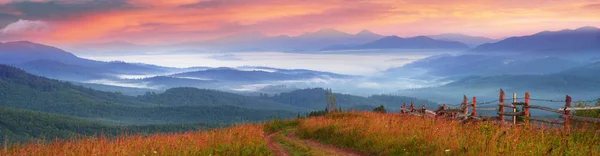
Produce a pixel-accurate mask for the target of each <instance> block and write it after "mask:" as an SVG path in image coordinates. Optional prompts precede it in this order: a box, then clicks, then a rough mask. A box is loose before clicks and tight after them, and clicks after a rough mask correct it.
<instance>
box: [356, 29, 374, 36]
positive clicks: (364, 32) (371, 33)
mask: <svg viewBox="0 0 600 156" xmlns="http://www.w3.org/2000/svg"><path fill="white" fill-rule="evenodd" d="M356 35H375V33H373V32H371V31H369V30H367V29H364V30H361V31H360V32H358V33H356Z"/></svg>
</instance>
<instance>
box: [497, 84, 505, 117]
mask: <svg viewBox="0 0 600 156" xmlns="http://www.w3.org/2000/svg"><path fill="white" fill-rule="evenodd" d="M499 100H500V104H504V90H502V89H500V99H499ZM498 112H500V113H504V106H502V105H499V106H498ZM498 118H500V122H501V123H504V115H502V114H498Z"/></svg>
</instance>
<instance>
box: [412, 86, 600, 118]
mask: <svg viewBox="0 0 600 156" xmlns="http://www.w3.org/2000/svg"><path fill="white" fill-rule="evenodd" d="M518 99H523V101H522V102H517V100H518ZM507 100H511V99H506V98H505V94H504V91H503V90H502V89H500V97H499V99H498V100H494V101H489V102H483V103H479V104H480V105H486V106H488V104H493V105H497V107H489V106H488V107H477V105H478V103H477V97H473V100H472V102H471V103H469V99H468V98H467V96H464V97H463V102H462V103H461V104H459V105H454V106H456V107H458V108H452V109H448V108H447V105H446V104H443V105H442V106H441V107H440V108H439V109H437V110H427V109H425V105H423V107H421V108H415V107H414V104H413V103H412V102H411V103H410V106H409V107H408V108H407V107H406V103H404V105H402V107H401V109H400V110H401V113H407V114H420V115H423V114H425V115H432V116H434V117H440V116H441V117H444V118H448V119H459V120H463V121H467V120H469V119H472V120H478V121H482V120H499V121H500V122H501V123H507V121H510V122H511V123H513V124H517V117H524V118H525V120H526V121H527V122H528V121H536V122H543V123H549V124H558V125H564V126H569V125H570V123H571V120H577V121H584V122H596V123H600V118H590V117H581V116H575V115H572V114H571V111H578V110H600V106H579V107H574V106H571V102H572V98H571V97H570V96H569V95H567V96H566V98H565V100H544V99H531V98H530V93H529V92H526V93H525V97H524V98H517V94H513V98H512V102H505V101H507ZM532 100H533V101H545V102H564V103H565V106H564V107H561V108H558V109H555V108H550V107H546V106H540V105H531V103H530V101H532ZM588 101H590V102H591V101H594V100H588ZM596 101H597V100H596ZM469 108H471V110H472V112H471V113H469ZM507 108H509V109H510V108H512V110H513V111H511V112H507V111H506V109H507ZM517 108H521V109H522V110H523V111H520V112H518V111H517ZM531 109H537V110H542V111H548V112H553V113H557V114H560V116H559V117H560V118H562V119H563V121H558V120H548V119H540V118H532V117H531V112H530V110H531ZM477 111H497V112H496V114H497V115H498V116H497V117H496V116H478V115H477ZM506 116H508V117H511V118H512V119H511V120H508V119H506Z"/></svg>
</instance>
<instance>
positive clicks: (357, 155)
mask: <svg viewBox="0 0 600 156" xmlns="http://www.w3.org/2000/svg"><path fill="white" fill-rule="evenodd" d="M287 137H288V138H290V139H300V138H297V137H296V132H295V131H293V132H291V133H289V134H288V135H287ZM301 140H303V141H304V142H305V143H307V144H308V145H309V146H312V147H315V148H316V149H324V150H328V151H330V152H331V153H335V154H336V155H344V156H362V155H366V154H363V153H361V152H358V151H356V150H354V149H349V148H341V147H337V146H333V145H327V144H322V143H320V142H318V141H315V140H311V139H301Z"/></svg>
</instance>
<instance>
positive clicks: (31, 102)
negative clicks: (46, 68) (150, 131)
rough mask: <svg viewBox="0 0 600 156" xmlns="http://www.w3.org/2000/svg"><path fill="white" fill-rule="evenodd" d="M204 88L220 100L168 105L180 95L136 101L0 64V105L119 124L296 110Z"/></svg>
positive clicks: (257, 117)
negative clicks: (273, 106) (236, 100)
mask: <svg viewBox="0 0 600 156" xmlns="http://www.w3.org/2000/svg"><path fill="white" fill-rule="evenodd" d="M206 92H214V93H212V94H210V95H211V96H210V97H209V98H210V99H219V100H216V101H215V102H212V103H206V101H198V102H196V103H195V105H186V104H177V105H175V104H172V103H174V102H182V101H172V99H176V98H177V97H176V96H179V95H174V94H168V93H167V94H165V95H164V96H160V95H155V96H156V97H153V96H151V95H148V96H142V97H140V98H139V99H145V100H139V99H138V97H132V96H125V95H122V94H119V93H110V92H102V91H96V90H93V89H89V88H85V87H81V86H76V85H73V84H70V83H67V82H61V81H57V80H50V79H47V78H43V77H39V76H35V75H31V74H27V73H25V72H24V71H22V70H19V69H17V68H13V67H10V66H5V65H0V105H1V106H6V107H13V108H21V109H28V110H34V111H42V112H48V113H58V114H63V115H70V116H77V117H83V118H90V119H99V120H103V121H108V122H113V123H119V122H120V123H123V124H148V123H181V122H186V123H194V122H203V123H223V122H224V123H233V122H247V121H262V120H265V119H271V118H273V117H283V118H285V117H291V116H295V115H296V113H292V112H289V111H279V110H265V109H249V108H241V107H235V105H236V103H232V102H231V100H229V101H228V100H227V99H245V100H246V101H245V102H246V103H243V104H239V106H242V105H254V106H258V105H260V103H271V104H272V105H274V102H265V101H263V100H258V99H256V100H253V99H252V98H249V97H245V96H241V95H235V94H230V93H223V92H217V91H206ZM181 94H186V93H181ZM207 95H209V94H207ZM171 96H174V97H171ZM151 97H152V98H151ZM164 99H169V100H164ZM166 101H169V102H168V103H167V102H166ZM169 104H170V106H169ZM272 105H271V106H272ZM267 106H269V105H267ZM255 108H258V107H255ZM265 108H268V107H265ZM277 108H282V109H283V108H284V105H283V104H282V106H281V107H277ZM287 110H290V109H289V108H288V109H287Z"/></svg>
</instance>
